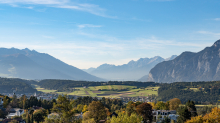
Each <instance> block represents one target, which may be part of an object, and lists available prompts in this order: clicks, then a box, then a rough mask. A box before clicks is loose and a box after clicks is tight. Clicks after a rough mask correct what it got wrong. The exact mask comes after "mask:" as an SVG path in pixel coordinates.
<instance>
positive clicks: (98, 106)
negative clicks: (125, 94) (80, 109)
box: [83, 101, 107, 122]
mask: <svg viewBox="0 0 220 123" xmlns="http://www.w3.org/2000/svg"><path fill="white" fill-rule="evenodd" d="M86 113H87V115H88V117H87V119H85V118H84V117H83V119H84V121H85V120H88V119H92V118H93V119H94V120H95V122H99V121H100V120H105V119H106V118H107V115H106V111H105V107H104V106H103V104H102V103H101V102H99V101H92V103H90V104H89V106H88V111H87V112H86Z"/></svg>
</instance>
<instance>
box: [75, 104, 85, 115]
mask: <svg viewBox="0 0 220 123" xmlns="http://www.w3.org/2000/svg"><path fill="white" fill-rule="evenodd" d="M83 107H84V105H82V104H79V105H77V108H76V109H77V111H78V112H80V113H81V112H82V110H83Z"/></svg>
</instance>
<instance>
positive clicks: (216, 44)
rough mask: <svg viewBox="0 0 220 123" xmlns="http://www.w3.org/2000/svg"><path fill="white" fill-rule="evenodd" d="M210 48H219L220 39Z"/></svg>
mask: <svg viewBox="0 0 220 123" xmlns="http://www.w3.org/2000/svg"><path fill="white" fill-rule="evenodd" d="M212 46H214V47H219V46H220V39H219V40H217V41H216V42H215V43H214V44H213V45H212Z"/></svg>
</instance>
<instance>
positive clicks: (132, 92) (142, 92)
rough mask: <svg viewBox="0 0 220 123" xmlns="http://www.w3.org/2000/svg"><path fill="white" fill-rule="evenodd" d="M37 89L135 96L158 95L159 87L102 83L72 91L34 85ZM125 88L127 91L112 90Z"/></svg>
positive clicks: (94, 94)
mask: <svg viewBox="0 0 220 123" xmlns="http://www.w3.org/2000/svg"><path fill="white" fill-rule="evenodd" d="M35 88H36V89H37V90H38V91H41V92H45V93H50V92H54V93H58V94H68V95H77V96H92V97H96V96H97V97H112V98H118V97H136V96H149V95H152V94H155V95H158V94H157V91H158V88H159V87H147V88H144V89H140V88H137V87H136V86H127V85H102V86H90V87H88V88H83V87H77V88H75V89H77V90H76V91H73V92H56V90H47V89H44V88H40V87H39V86H35ZM99 89H100V90H102V89H106V90H108V91H98V90H99ZM111 89H114V90H116V89H117V90H121V89H127V91H112V90H111Z"/></svg>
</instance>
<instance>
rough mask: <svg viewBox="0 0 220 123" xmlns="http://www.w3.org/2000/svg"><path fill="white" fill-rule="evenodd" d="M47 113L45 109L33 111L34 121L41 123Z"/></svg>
mask: <svg viewBox="0 0 220 123" xmlns="http://www.w3.org/2000/svg"><path fill="white" fill-rule="evenodd" d="M47 115H48V114H47V111H46V110H45V109H38V110H35V111H34V115H33V118H34V121H37V123H39V122H43V121H44V118H45V117H46V116H47Z"/></svg>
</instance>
